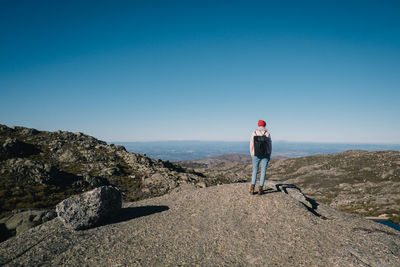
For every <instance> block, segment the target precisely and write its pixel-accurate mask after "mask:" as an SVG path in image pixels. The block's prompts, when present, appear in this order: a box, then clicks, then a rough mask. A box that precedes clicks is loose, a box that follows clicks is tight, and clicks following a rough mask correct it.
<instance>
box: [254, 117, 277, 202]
mask: <svg viewBox="0 0 400 267" xmlns="http://www.w3.org/2000/svg"><path fill="white" fill-rule="evenodd" d="M266 125H267V123H266V122H265V121H263V120H259V121H258V128H257V129H256V130H255V131H254V132H253V133H252V134H251V138H250V154H251V158H252V162H253V175H252V177H251V186H250V194H254V187H255V185H256V180H257V172H258V166H259V165H260V164H261V175H260V185H259V187H258V194H259V195H262V193H263V186H264V182H265V175H266V172H267V166H268V162H269V160H270V159H271V152H272V141H271V135H270V134H269V132H268V130H267V128H265V127H266Z"/></svg>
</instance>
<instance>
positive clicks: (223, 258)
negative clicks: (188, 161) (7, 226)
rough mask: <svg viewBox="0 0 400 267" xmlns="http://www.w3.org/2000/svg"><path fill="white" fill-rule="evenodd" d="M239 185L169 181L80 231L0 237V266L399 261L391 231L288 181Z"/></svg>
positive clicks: (57, 226)
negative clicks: (171, 184)
mask: <svg viewBox="0 0 400 267" xmlns="http://www.w3.org/2000/svg"><path fill="white" fill-rule="evenodd" d="M276 186H278V188H279V189H280V191H278V190H277V188H276ZM248 188H249V184H248V183H244V184H229V185H221V186H212V187H207V188H204V189H196V188H194V187H191V186H189V185H186V186H181V187H177V188H176V189H174V190H173V191H172V192H171V193H169V194H166V195H163V196H161V197H156V198H151V199H145V200H141V201H137V202H132V203H125V204H124V207H123V208H122V209H121V212H120V213H119V214H118V215H117V216H114V218H113V220H112V221H111V222H109V224H105V225H102V226H99V227H97V228H95V229H88V230H84V231H74V230H72V229H69V228H66V227H63V225H62V223H61V222H60V221H59V220H52V221H50V222H47V223H45V224H42V225H40V226H38V227H35V228H33V229H31V230H30V231H28V232H25V233H23V234H21V235H19V236H16V237H13V238H11V239H9V240H7V241H5V242H3V243H1V244H0V265H7V266H20V265H26V266H38V265H45V266H59V265H68V266H82V265H85V266H180V265H188V266H343V267H347V266H388V267H389V266H393V267H394V266H396V267H397V266H399V264H400V257H399V255H400V232H398V231H396V230H394V229H392V228H389V227H386V226H384V225H381V224H378V223H375V222H372V221H368V220H365V219H363V218H362V217H360V216H357V215H350V214H347V213H343V212H340V211H338V210H335V209H333V208H331V207H329V206H327V205H324V204H321V203H314V206H315V208H314V209H313V211H312V210H310V209H309V208H307V207H306V206H305V205H304V204H303V203H301V202H299V200H297V199H296V197H293V196H292V195H291V194H290V193H288V194H286V192H285V191H287V192H290V191H291V190H289V191H288V190H287V189H289V188H291V186H290V185H289V184H275V187H274V188H271V189H267V188H265V192H264V194H263V195H261V196H258V195H250V194H249V193H248ZM293 190H297V189H293ZM293 192H294V191H293ZM305 198H306V197H305ZM300 200H301V199H300Z"/></svg>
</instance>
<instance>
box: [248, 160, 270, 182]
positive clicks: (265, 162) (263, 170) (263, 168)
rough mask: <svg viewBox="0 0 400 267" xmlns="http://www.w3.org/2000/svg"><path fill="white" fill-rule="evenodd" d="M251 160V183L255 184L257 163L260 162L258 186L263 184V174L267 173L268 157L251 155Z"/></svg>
mask: <svg viewBox="0 0 400 267" xmlns="http://www.w3.org/2000/svg"><path fill="white" fill-rule="evenodd" d="M251 159H252V161H253V175H252V176H251V184H252V185H255V184H256V180H257V172H258V165H259V164H260V163H261V176H260V186H261V187H263V186H264V182H265V174H266V173H267V166H268V161H269V159H268V158H263V159H260V158H258V157H256V156H251Z"/></svg>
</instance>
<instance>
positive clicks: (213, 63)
mask: <svg viewBox="0 0 400 267" xmlns="http://www.w3.org/2000/svg"><path fill="white" fill-rule="evenodd" d="M399 14H400V1H378V0H377V1H40V0H37V1H14V0H9V1H8V0H7V1H4V0H0V103H1V104H0V123H2V124H6V125H8V126H11V125H21V126H26V127H33V128H37V129H40V130H49V131H53V130H57V129H61V130H68V131H81V132H85V133H87V134H90V135H93V136H95V137H97V138H100V139H103V140H106V141H152V140H188V139H189V140H228V141H235V140H237V141H244V140H248V139H249V136H250V133H251V131H252V130H253V129H254V128H256V127H257V121H258V120H259V119H264V120H265V121H267V124H268V128H269V129H270V132H271V134H272V137H273V140H287V141H319V142H321V141H323V142H367V143H382V142H383V143H400V119H399V118H400V87H399V85H400V19H399Z"/></svg>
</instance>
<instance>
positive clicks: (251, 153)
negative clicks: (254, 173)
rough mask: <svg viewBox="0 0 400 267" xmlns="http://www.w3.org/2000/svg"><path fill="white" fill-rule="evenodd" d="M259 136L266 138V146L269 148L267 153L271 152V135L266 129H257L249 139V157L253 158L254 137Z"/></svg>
mask: <svg viewBox="0 0 400 267" xmlns="http://www.w3.org/2000/svg"><path fill="white" fill-rule="evenodd" d="M256 135H257V136H261V135H265V136H266V137H268V146H269V151H270V152H272V140H271V135H270V134H269V132H268V130H267V128H265V127H258V128H257V130H255V131H254V132H253V133H252V134H251V137H250V155H252V156H254V136H256Z"/></svg>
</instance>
